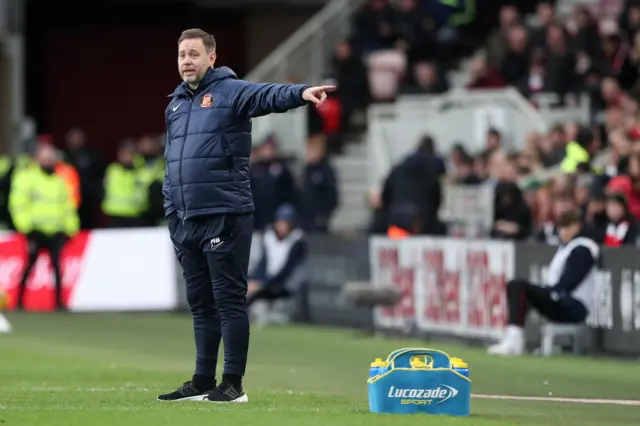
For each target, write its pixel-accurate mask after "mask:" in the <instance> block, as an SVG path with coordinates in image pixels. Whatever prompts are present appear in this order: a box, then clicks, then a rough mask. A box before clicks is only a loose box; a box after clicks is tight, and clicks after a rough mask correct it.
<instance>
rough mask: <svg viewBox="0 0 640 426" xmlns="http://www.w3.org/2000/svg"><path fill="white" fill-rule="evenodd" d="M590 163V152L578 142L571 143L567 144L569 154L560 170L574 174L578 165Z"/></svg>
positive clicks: (561, 164)
mask: <svg viewBox="0 0 640 426" xmlns="http://www.w3.org/2000/svg"><path fill="white" fill-rule="evenodd" d="M588 161H589V152H588V151H587V150H586V149H584V148H583V147H582V146H581V145H580V144H579V143H578V142H575V141H573V142H569V143H568V144H567V153H566V154H565V156H564V160H562V163H560V168H561V169H562V171H563V172H565V173H574V172H575V171H576V168H577V167H578V164H580V163H586V162H588Z"/></svg>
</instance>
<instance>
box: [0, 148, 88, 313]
mask: <svg viewBox="0 0 640 426" xmlns="http://www.w3.org/2000/svg"><path fill="white" fill-rule="evenodd" d="M35 160H36V161H35V164H37V165H34V166H33V167H26V168H23V169H20V170H18V171H16V175H15V177H14V178H13V181H12V183H11V191H10V193H9V211H10V213H11V217H12V219H13V223H14V225H15V227H16V230H17V231H18V232H19V233H20V234H22V235H24V236H26V238H27V255H28V261H27V266H26V268H25V269H24V272H23V274H22V279H21V280H20V288H19V291H18V300H17V307H18V309H22V308H23V302H24V296H25V292H26V288H27V279H28V278H29V274H30V272H31V269H32V268H33V266H34V265H35V263H36V260H38V254H39V252H40V250H42V249H45V250H47V251H48V252H49V255H50V257H51V263H52V264H53V272H54V276H55V289H56V291H55V295H56V296H55V304H54V306H55V307H56V308H57V309H58V310H65V309H66V308H65V302H64V300H63V297H62V274H61V265H60V255H61V253H62V249H63V248H64V246H65V245H66V243H67V241H68V240H69V239H70V238H71V237H73V236H74V235H75V234H76V233H77V232H78V229H79V227H80V219H79V218H78V212H77V209H76V205H75V203H74V200H73V198H72V194H71V191H70V190H69V187H68V185H67V184H66V182H65V181H64V179H63V178H62V177H61V176H59V175H58V174H57V173H56V170H55V166H56V162H57V158H56V152H55V150H54V148H53V147H52V146H51V145H49V144H42V143H41V144H40V145H39V146H38V148H37V151H36V155H35Z"/></svg>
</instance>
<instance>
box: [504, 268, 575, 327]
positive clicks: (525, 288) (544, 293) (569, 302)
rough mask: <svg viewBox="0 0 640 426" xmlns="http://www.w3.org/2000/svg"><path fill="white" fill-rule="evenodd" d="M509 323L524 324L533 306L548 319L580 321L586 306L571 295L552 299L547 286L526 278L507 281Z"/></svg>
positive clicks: (559, 321)
mask: <svg viewBox="0 0 640 426" xmlns="http://www.w3.org/2000/svg"><path fill="white" fill-rule="evenodd" d="M507 302H508V304H509V325H516V326H519V327H522V326H524V323H525V319H526V317H527V313H528V312H529V309H531V308H533V309H535V310H536V311H538V313H539V314H540V315H542V316H543V317H545V318H547V319H548V320H550V321H553V322H558V323H581V322H584V320H585V319H586V318H587V315H588V312H587V308H585V306H584V305H583V304H582V302H580V301H578V300H576V299H573V298H571V297H564V298H561V299H559V300H554V299H553V298H552V297H551V289H550V288H549V287H540V286H537V285H535V284H531V283H530V282H528V281H526V280H521V279H515V280H512V281H509V283H507Z"/></svg>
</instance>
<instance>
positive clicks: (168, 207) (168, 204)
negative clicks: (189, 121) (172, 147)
mask: <svg viewBox="0 0 640 426" xmlns="http://www.w3.org/2000/svg"><path fill="white" fill-rule="evenodd" d="M166 127H167V140H166V141H165V144H164V158H165V160H167V161H165V163H166V164H165V166H164V180H163V181H162V196H163V198H164V203H163V207H164V217H165V218H168V217H169V216H171V215H172V214H174V213H175V212H176V207H175V206H174V204H173V200H172V199H171V193H170V192H169V162H168V159H167V152H168V151H169V141H170V140H171V134H170V132H169V123H168V122H167V124H166Z"/></svg>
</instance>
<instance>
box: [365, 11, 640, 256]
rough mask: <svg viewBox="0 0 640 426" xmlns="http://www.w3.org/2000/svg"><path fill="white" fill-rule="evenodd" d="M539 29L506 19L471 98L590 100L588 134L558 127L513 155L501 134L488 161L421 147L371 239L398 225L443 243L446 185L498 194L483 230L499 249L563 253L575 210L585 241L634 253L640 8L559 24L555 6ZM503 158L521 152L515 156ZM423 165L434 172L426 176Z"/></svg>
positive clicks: (537, 23)
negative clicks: (557, 247)
mask: <svg viewBox="0 0 640 426" xmlns="http://www.w3.org/2000/svg"><path fill="white" fill-rule="evenodd" d="M534 18H535V19H533V20H531V21H532V23H525V22H524V20H523V18H522V17H521V16H520V14H519V13H518V10H517V8H516V7H515V6H504V7H502V8H501V10H500V25H499V28H497V29H496V30H495V32H494V33H493V34H491V35H490V36H489V39H488V42H487V46H486V54H483V55H479V56H477V57H476V58H474V60H473V61H472V62H471V69H470V71H471V74H472V81H471V82H470V83H469V86H468V87H469V88H497V87H502V86H505V85H510V86H514V87H516V88H517V89H518V90H519V91H520V92H521V93H522V94H523V95H524V96H527V97H531V96H532V95H534V94H536V93H554V94H556V95H557V102H558V103H559V104H561V105H571V104H575V103H576V102H578V99H579V95H581V94H587V95H588V96H589V99H590V105H591V114H590V116H591V120H590V122H589V123H584V124H579V123H575V122H562V123H556V124H555V125H553V126H551V128H550V130H549V131H548V132H547V133H545V134H539V133H531V134H529V135H525V140H524V141H522V142H523V143H517V142H519V141H509V142H511V143H505V141H504V140H503V135H502V129H497V128H493V129H490V130H489V131H488V132H487V135H486V147H485V149H484V150H483V151H482V152H473V153H472V152H468V150H467V149H466V148H465V146H464V144H462V143H461V144H458V145H456V146H455V147H454V149H453V150H452V151H451V152H450V153H448V155H446V156H440V155H439V154H438V153H437V150H436V149H434V146H435V144H434V141H433V140H432V139H431V138H430V137H425V138H424V139H423V141H421V142H420V144H419V147H418V148H417V150H416V151H415V152H414V153H412V154H410V155H409V156H408V157H407V158H406V159H405V160H404V161H403V162H401V163H400V164H397V165H396V166H395V167H394V169H393V170H392V172H391V173H390V175H389V177H388V178H387V181H386V183H385V186H384V189H383V191H382V193H381V194H380V195H378V194H374V196H373V198H372V200H371V204H372V207H373V208H374V209H375V211H376V216H375V220H374V223H373V225H372V230H373V231H374V232H387V233H389V230H390V229H395V228H397V227H398V226H397V225H398V224H399V223H400V224H401V226H399V228H401V229H402V230H403V232H405V233H406V232H407V231H408V233H409V234H411V233H424V234H434V233H436V234H437V233H445V232H447V231H446V224H445V223H443V222H441V220H440V218H438V217H437V213H436V212H438V210H439V209H440V204H441V199H442V192H443V191H444V190H446V189H445V188H446V187H444V186H443V185H447V184H464V185H481V184H482V185H490V186H491V187H493V190H494V194H495V202H494V206H493V211H494V218H493V219H494V220H493V225H492V228H491V229H488V230H486V231H487V234H488V235H490V236H492V237H494V238H508V239H514V240H528V239H536V240H539V241H544V242H547V243H549V244H557V243H558V234H557V230H556V228H555V225H554V223H555V219H557V218H558V217H559V215H560V214H561V213H562V212H564V211H566V210H570V209H577V210H579V211H580V212H581V213H582V216H583V219H584V223H585V232H589V233H590V235H591V236H593V237H594V238H595V239H596V240H598V241H600V242H601V243H603V244H606V245H609V246H619V245H623V244H636V240H637V224H636V223H637V220H638V219H640V111H639V109H638V100H639V96H640V92H639V91H638V77H639V74H638V72H639V71H638V70H639V69H640V68H639V67H640V55H639V54H638V52H640V33H639V32H638V30H639V29H640V1H637V0H629V1H606V2H604V1H601V2H594V4H593V5H591V6H590V7H586V6H579V7H577V8H576V9H575V10H574V12H573V13H572V14H570V15H569V16H568V17H565V18H563V19H558V18H557V15H556V11H555V8H554V6H553V3H552V2H546V1H543V2H540V3H539V4H538V6H537V10H536V16H535V17H534ZM636 40H637V42H636ZM514 142H516V143H514ZM506 146H524V147H523V149H521V150H518V151H517V152H511V151H508V150H507V149H506V148H505V147H506ZM445 157H446V158H445ZM418 163H420V164H421V165H422V167H423V168H425V167H430V168H431V169H432V170H433V172H426V171H424V170H422V171H420V170H419V168H418V167H417V166H416V164H418ZM445 165H446V166H445ZM418 175H419V177H418ZM398 176H402V177H400V178H399V177H398ZM416 179H420V180H422V181H423V182H429V183H428V184H424V185H423V186H422V188H421V190H420V191H418V190H415V191H414V194H408V193H407V189H406V188H405V187H404V186H405V185H403V184H402V183H398V182H400V181H403V180H404V182H405V184H406V182H409V181H410V180H411V181H416ZM435 182H439V183H440V187H438V186H437V185H436V184H435ZM408 212H409V213H408ZM416 218H419V219H417V220H416ZM409 219H410V220H409Z"/></svg>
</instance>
